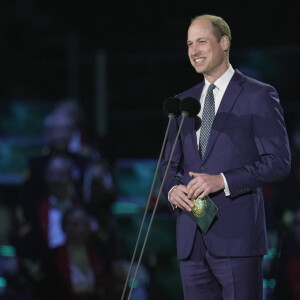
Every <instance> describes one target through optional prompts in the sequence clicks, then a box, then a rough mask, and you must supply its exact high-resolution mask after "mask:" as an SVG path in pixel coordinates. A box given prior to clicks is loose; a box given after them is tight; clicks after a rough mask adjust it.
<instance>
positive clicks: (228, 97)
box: [203, 70, 245, 161]
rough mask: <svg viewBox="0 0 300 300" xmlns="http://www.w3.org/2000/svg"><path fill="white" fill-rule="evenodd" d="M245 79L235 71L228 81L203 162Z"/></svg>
mask: <svg viewBox="0 0 300 300" xmlns="http://www.w3.org/2000/svg"><path fill="white" fill-rule="evenodd" d="M244 80H245V78H244V76H243V75H242V74H241V73H240V72H239V71H238V70H236V71H235V73H234V75H233V77H232V79H231V80H230V82H229V84H228V86H227V89H226V91H225V93H224V96H223V98H222V100H221V103H220V106H219V109H218V112H217V114H216V116H215V119H214V122H213V125H212V129H211V132H210V136H209V140H208V144H207V147H206V151H205V154H204V157H203V161H204V160H206V159H207V158H208V157H209V154H210V152H211V149H212V148H213V146H214V144H215V142H216V139H217V137H218V135H219V134H220V130H221V128H223V124H224V122H225V121H226V119H227V118H228V116H229V115H230V111H231V110H232V107H233V105H234V103H235V101H236V99H237V97H238V95H239V94H240V92H241V91H242V90H243V87H242V86H241V83H242V82H244Z"/></svg>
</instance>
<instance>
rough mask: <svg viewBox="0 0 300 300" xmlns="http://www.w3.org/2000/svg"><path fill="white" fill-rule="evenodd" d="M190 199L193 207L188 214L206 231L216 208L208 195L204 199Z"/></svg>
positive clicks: (215, 212)
mask: <svg viewBox="0 0 300 300" xmlns="http://www.w3.org/2000/svg"><path fill="white" fill-rule="evenodd" d="M192 201H193V202H194V207H193V208H192V211H191V212H190V214H191V215H192V217H193V218H194V220H195V222H196V223H197V224H198V226H199V227H200V229H201V230H202V231H203V232H204V233H206V232H207V230H208V228H209V226H210V225H211V223H212V221H213V219H214V217H215V215H216V214H217V211H218V208H217V207H216V206H215V204H214V203H213V202H212V201H211V199H210V198H209V197H208V196H206V197H205V198H204V199H198V198H197V199H192Z"/></svg>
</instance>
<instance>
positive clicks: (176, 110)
mask: <svg viewBox="0 0 300 300" xmlns="http://www.w3.org/2000/svg"><path fill="white" fill-rule="evenodd" d="M180 102H181V101H180V99H179V98H176V97H170V98H167V99H166V100H165V101H164V103H163V111H164V113H165V114H166V115H167V116H168V118H169V121H168V125H167V129H166V133H165V137H164V140H163V144H162V147H161V152H160V155H159V159H158V162H157V166H156V169H155V173H154V177H153V181H152V186H151V189H150V192H149V197H148V200H147V204H146V207H145V211H144V216H143V219H142V222H141V226H140V230H139V233H138V237H137V240H136V244H135V247H134V251H133V255H132V258H131V262H130V266H129V270H128V273H127V277H126V282H125V284H124V288H123V292H122V296H121V300H123V299H124V296H125V292H126V288H127V285H128V281H129V277H130V273H131V270H132V266H133V263H134V259H135V256H136V251H137V248H138V245H139V242H140V238H141V234H142V229H143V226H144V223H145V219H146V215H147V211H148V208H149V204H150V201H151V196H152V193H153V189H154V185H155V181H156V178H157V174H158V170H159V165H160V162H161V158H162V155H163V150H164V148H165V145H166V141H167V136H168V133H169V129H170V125H171V121H172V120H173V119H174V118H175V117H178V116H180V114H181V110H180ZM158 199H159V197H158V198H157V203H158ZM156 206H157V205H155V207H154V210H153V214H152V215H154V213H155V210H156ZM151 223H152V222H151ZM150 227H151V225H149V227H148V233H149V231H150ZM147 236H148V234H147ZM146 240H147V237H146V238H145V241H144V244H143V249H144V247H145V244H146ZM142 251H143V250H142ZM141 258H142V254H140V259H139V262H138V264H137V266H136V271H135V275H134V279H133V282H132V284H131V288H130V292H129V296H128V300H129V299H130V297H131V293H132V289H133V286H134V283H135V279H136V275H137V272H138V269H139V265H140V262H141Z"/></svg>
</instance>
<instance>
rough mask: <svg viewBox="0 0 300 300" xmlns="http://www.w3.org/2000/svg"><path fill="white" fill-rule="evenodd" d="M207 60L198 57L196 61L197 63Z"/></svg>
mask: <svg viewBox="0 0 300 300" xmlns="http://www.w3.org/2000/svg"><path fill="white" fill-rule="evenodd" d="M204 60H205V58H203V57H202V58H196V59H195V60H194V61H195V63H201V62H203V61H204Z"/></svg>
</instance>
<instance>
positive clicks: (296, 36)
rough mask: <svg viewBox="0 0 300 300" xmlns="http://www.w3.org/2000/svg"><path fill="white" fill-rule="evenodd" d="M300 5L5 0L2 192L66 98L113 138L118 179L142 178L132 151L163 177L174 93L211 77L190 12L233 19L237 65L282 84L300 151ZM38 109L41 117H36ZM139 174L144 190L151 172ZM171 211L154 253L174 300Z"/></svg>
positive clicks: (90, 126) (157, 282) (92, 128)
mask: <svg viewBox="0 0 300 300" xmlns="http://www.w3.org/2000/svg"><path fill="white" fill-rule="evenodd" d="M298 6H299V5H298V1H288V2H286V1H257V2H255V1H226V0H223V1H216V0H212V1H176V0H173V1H170V0H168V1H164V0H160V1H139V2H137V1H69V0H60V1H58V0H53V1H42V0H27V1H25V0H16V1H9V0H7V1H3V0H2V1H1V2H0V66H1V72H0V168H1V169H0V181H1V190H0V196H1V198H2V199H3V198H6V199H5V201H7V198H9V201H14V197H16V196H17V193H18V187H19V185H20V177H18V176H17V177H16V176H15V175H16V174H17V175H20V174H21V173H22V172H23V171H24V170H25V168H26V163H27V159H28V158H29V157H30V155H32V152H30V151H27V149H28V148H30V147H36V146H39V140H38V139H36V138H37V137H39V136H41V135H42V117H43V116H44V115H45V114H46V113H47V111H48V110H50V109H51V107H53V106H54V105H55V103H57V101H59V100H61V99H66V98H72V99H75V100H76V101H78V102H79V103H80V104H81V105H82V107H83V110H84V113H85V116H86V119H85V127H86V130H87V132H88V133H89V134H90V136H91V137H93V138H96V139H99V141H100V142H101V143H102V148H104V154H105V156H106V158H107V159H108V160H109V161H110V163H111V166H112V169H113V172H114V173H115V174H116V179H117V180H120V178H121V179H122V180H125V183H126V179H128V178H129V177H130V176H129V177H126V174H125V175H122V168H121V167H120V165H122V159H123V160H124V159H130V161H129V162H131V163H132V168H133V170H136V169H139V168H141V165H138V167H136V166H135V165H134V164H135V161H139V160H144V159H146V162H148V163H149V161H147V159H154V162H153V161H150V162H152V163H150V166H149V164H147V163H146V164H142V168H143V167H145V168H146V169H147V170H148V173H149V172H150V173H149V174H150V175H152V173H153V171H154V169H153V167H154V166H155V159H156V158H158V155H159V153H160V147H161V143H162V139H163V135H164V131H165V126H166V125H167V120H166V119H167V118H166V116H164V114H163V111H162V105H163V101H164V100H165V99H166V98H167V97H170V96H174V95H176V94H177V93H179V92H181V91H183V90H185V89H187V88H189V87H191V86H192V85H194V84H196V83H198V82H199V81H200V80H201V79H202V78H201V76H200V75H198V74H196V73H195V71H194V70H193V68H192V67H191V66H190V64H189V60H188V56H187V49H186V32H187V28H188V26H189V23H190V19H191V18H193V17H194V16H196V15H199V14H204V13H209V14H216V15H220V16H222V17H223V18H224V19H225V20H226V21H227V22H228V24H229V26H230V27H231V31H232V47H231V63H232V66H233V68H238V69H239V70H241V71H242V72H243V73H245V74H247V75H250V76H252V77H255V78H257V79H259V80H262V81H264V82H267V83H270V84H272V85H274V86H275V87H276V89H277V90H278V92H279V96H280V100H281V104H282V106H283V108H284V112H285V118H286V123H287V128H288V133H289V136H290V142H291V147H292V151H293V152H296V151H298V149H299V148H298V147H299V146H300V144H299V145H298V144H297V139H296V136H297V129H298V128H299V121H298V120H299V116H300V104H299V98H300V84H299V82H300V57H299V54H300V26H299V17H300V15H299V9H298ZM99 60H100V61H101V63H100V64H98V63H97V61H98V62H99ZM99 74H100V75H99ZM99 107H100V108H102V109H101V110H100V109H99ZM28 112H30V113H31V114H33V117H34V118H33V119H34V120H35V122H33V121H32V119H30V118H29V119H28V120H29V121H28V122H27V119H26V118H27V117H26V116H27V115H28ZM31 117H32V116H31ZM20 120H21V121H20ZM15 148H17V149H15ZM12 152H13V153H14V154H13V155H12ZM15 152H16V153H15ZM16 158H17V159H16ZM120 160H121V163H120ZM123 162H124V161H123ZM120 174H121V175H120ZM149 174H147V176H148V175H149ZM119 175H120V177H119V178H118V176H119ZM122 176H123V177H122ZM151 178H152V177H151V176H150V177H149V178H148V177H147V180H148V183H149V184H150V183H151ZM130 180H132V181H131V184H132V185H133V189H134V185H135V184H137V182H138V181H139V180H141V178H140V177H134V176H133V178H131V177H130V178H129V179H128V181H129V182H130ZM292 181H293V180H292ZM143 184H144V185H145V182H143V183H142V186H143ZM149 187H150V186H149ZM148 190H149V189H148V188H145V190H144V193H142V194H143V197H144V198H143V199H144V200H145V197H147V196H148ZM120 193H122V191H120ZM139 196H140V195H139ZM169 217H170V216H169ZM169 217H166V216H164V215H163V216H161V215H159V216H158V217H157V219H156V220H157V223H155V225H154V229H153V231H154V232H153V236H154V237H150V243H149V245H151V246H149V247H148V248H147V251H146V254H145V256H146V258H147V260H148V259H150V258H149V257H151V252H157V253H158V256H157V259H158V262H159V264H158V267H157V270H156V271H154V275H155V276H153V278H154V280H153V282H154V283H153V286H154V287H155V288H156V289H157V290H158V293H159V291H162V292H161V295H164V297H163V298H162V299H168V297H169V298H170V299H172V300H174V299H177V298H176V297H179V298H178V299H181V298H180V297H182V296H181V294H180V292H181V291H180V283H179V276H178V270H177V262H176V258H175V240H174V226H175V225H174V224H173V221H170V219H169ZM133 219H134V220H135V221H134V222H135V227H134V228H126V227H122V228H121V229H123V230H120V232H119V233H120V235H122V234H125V235H126V234H128V240H129V239H130V243H129V244H130V247H129V250H128V252H129V253H131V251H132V250H131V249H132V248H131V247H132V245H133V243H134V240H135V236H136V233H137V229H138V226H139V224H140V216H136V215H134V216H133ZM155 233H156V234H157V235H155ZM166 278H169V283H171V285H172V286H170V284H168V282H164V279H166ZM174 284H175V285H174ZM174 286H176V288H175V287H174ZM158 295H159V294H157V295H156V299H159V297H158Z"/></svg>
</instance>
